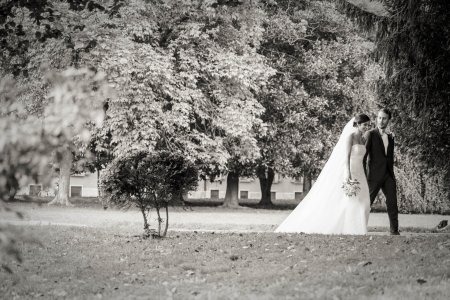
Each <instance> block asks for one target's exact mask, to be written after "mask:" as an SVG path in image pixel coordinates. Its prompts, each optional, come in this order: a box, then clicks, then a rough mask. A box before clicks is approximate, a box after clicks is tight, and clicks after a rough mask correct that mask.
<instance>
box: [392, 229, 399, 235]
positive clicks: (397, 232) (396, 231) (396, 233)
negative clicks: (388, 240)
mask: <svg viewBox="0 0 450 300" xmlns="http://www.w3.org/2000/svg"><path fill="white" fill-rule="evenodd" d="M391 235H400V232H399V231H398V230H395V231H391Z"/></svg>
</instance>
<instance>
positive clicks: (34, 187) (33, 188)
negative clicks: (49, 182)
mask: <svg viewBox="0 0 450 300" xmlns="http://www.w3.org/2000/svg"><path fill="white" fill-rule="evenodd" d="M41 191H42V185H40V184H30V192H29V195H30V196H39V193H40V192H41Z"/></svg>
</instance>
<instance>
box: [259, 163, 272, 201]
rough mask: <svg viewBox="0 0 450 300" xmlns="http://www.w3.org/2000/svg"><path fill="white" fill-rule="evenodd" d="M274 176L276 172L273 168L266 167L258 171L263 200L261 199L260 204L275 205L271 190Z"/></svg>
mask: <svg viewBox="0 0 450 300" xmlns="http://www.w3.org/2000/svg"><path fill="white" fill-rule="evenodd" d="M274 177H275V172H274V171H273V169H272V168H267V167H264V168H261V169H260V172H258V178H259V186H260V187H261V200H260V201H259V205H263V206H273V203H272V197H271V193H270V191H271V189H272V183H273V179H274Z"/></svg>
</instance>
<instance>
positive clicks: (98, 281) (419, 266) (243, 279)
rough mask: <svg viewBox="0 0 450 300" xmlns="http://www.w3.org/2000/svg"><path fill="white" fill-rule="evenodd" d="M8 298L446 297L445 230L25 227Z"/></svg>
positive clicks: (449, 259) (449, 263) (448, 254)
mask: <svg viewBox="0 0 450 300" xmlns="http://www.w3.org/2000/svg"><path fill="white" fill-rule="evenodd" d="M23 230H25V231H26V232H27V233H28V234H29V235H32V236H35V237H37V238H38V239H39V240H40V241H41V242H42V245H39V244H35V243H30V242H26V243H22V244H20V245H19V246H20V248H21V250H22V253H23V262H22V263H11V264H10V267H11V269H12V270H13V272H14V273H13V274H7V273H6V272H4V271H1V272H0V295H1V296H0V298H2V299H30V298H34V297H38V298H41V299H61V298H66V299H99V298H103V299H312V298H319V299H426V298H429V299H448V298H449V297H450V279H449V278H450V241H449V237H450V235H448V234H426V235H414V236H399V237H398V236H397V237H391V236H370V235H368V236H319V235H301V234H276V233H214V232H208V233H202V232H170V233H169V236H168V237H167V238H165V239H147V240H144V239H142V238H141V237H140V236H133V235H130V234H129V233H125V232H118V231H117V230H115V229H114V228H109V229H93V228H75V227H60V226H37V227H24V228H23Z"/></svg>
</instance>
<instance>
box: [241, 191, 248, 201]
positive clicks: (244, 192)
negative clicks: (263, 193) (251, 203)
mask: <svg viewBox="0 0 450 300" xmlns="http://www.w3.org/2000/svg"><path fill="white" fill-rule="evenodd" d="M240 199H248V191H241V196H240Z"/></svg>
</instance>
